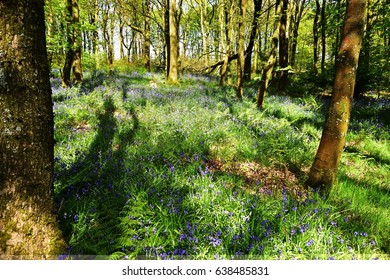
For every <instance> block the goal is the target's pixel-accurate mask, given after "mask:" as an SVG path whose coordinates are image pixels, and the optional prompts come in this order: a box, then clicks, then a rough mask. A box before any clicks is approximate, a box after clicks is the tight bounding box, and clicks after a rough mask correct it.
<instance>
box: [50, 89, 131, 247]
mask: <svg viewBox="0 0 390 280" xmlns="http://www.w3.org/2000/svg"><path fill="white" fill-rule="evenodd" d="M103 107H104V111H103V113H101V114H100V115H99V116H98V121H99V122H98V130H97V134H96V136H95V138H94V140H93V142H92V144H91V145H90V147H89V150H88V152H87V153H85V154H81V153H77V152H76V160H75V161H74V163H73V164H72V165H71V166H69V167H68V168H66V169H65V170H62V171H61V172H60V173H59V174H56V181H58V182H59V183H60V185H61V186H65V187H64V188H63V189H62V190H61V191H60V192H59V194H58V195H57V201H58V203H59V212H60V224H61V229H62V231H63V233H64V235H65V238H66V239H67V240H68V241H69V245H70V251H71V247H72V245H73V244H77V242H79V241H80V240H83V241H82V242H85V241H86V240H88V243H90V246H91V251H90V252H86V253H88V254H90V253H92V252H94V250H96V249H97V248H98V247H99V245H98V244H99V243H101V242H104V239H107V238H112V236H111V235H112V234H113V233H111V232H110V228H111V227H113V226H115V224H116V223H115V217H117V216H118V213H119V211H120V210H121V207H118V205H122V204H124V203H125V201H126V199H125V197H124V196H123V194H122V193H121V192H120V190H118V189H116V187H115V185H116V184H115V183H116V182H117V181H118V180H119V181H120V180H122V174H123V173H125V170H123V162H122V161H123V157H124V154H125V151H126V146H127V145H131V144H132V142H133V140H134V137H135V135H136V132H137V130H138V128H139V121H138V118H137V116H136V115H135V111H134V110H133V109H132V108H130V109H129V110H128V112H127V115H128V116H129V117H130V118H131V119H129V120H128V121H129V122H130V123H132V125H131V126H126V129H125V130H121V131H118V123H117V119H116V117H115V116H114V112H115V110H116V108H115V105H114V101H113V99H112V98H111V97H107V98H106V100H105V102H104V105H103ZM116 135H118V137H119V139H120V143H118V144H117V145H115V143H114V140H115V137H116ZM95 221H96V222H95ZM80 223H83V224H84V225H83V226H81V225H80ZM77 227H80V229H79V230H77V232H78V233H77V236H75V235H74V232H75V231H74V229H75V228H77ZM88 229H90V230H88ZM91 229H92V230H91ZM105 233H109V234H107V235H105ZM108 242H110V241H108ZM71 253H78V254H83V253H84V252H73V251H72V252H71ZM95 253H99V252H98V251H96V252H95Z"/></svg>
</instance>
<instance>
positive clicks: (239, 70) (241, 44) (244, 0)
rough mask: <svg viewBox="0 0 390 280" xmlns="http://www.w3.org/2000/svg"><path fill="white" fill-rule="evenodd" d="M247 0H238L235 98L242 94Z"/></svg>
mask: <svg viewBox="0 0 390 280" xmlns="http://www.w3.org/2000/svg"><path fill="white" fill-rule="evenodd" d="M246 3H247V0H240V18H239V23H238V60H237V98H238V99H242V97H243V96H244V86H243V82H244V78H243V74H244V63H245V26H244V19H245V11H246Z"/></svg>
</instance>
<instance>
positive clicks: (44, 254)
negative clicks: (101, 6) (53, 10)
mask: <svg viewBox="0 0 390 280" xmlns="http://www.w3.org/2000/svg"><path fill="white" fill-rule="evenodd" d="M43 5H44V2H43V1H28V0H20V1H0V14H1V17H0V38H1V40H0V115H1V117H2V120H1V122H0V162H1V164H0V259H1V258H8V259H11V258H16V259H45V258H53V257H56V255H57V254H60V253H63V252H64V247H65V242H64V241H63V239H62V236H61V232H60V230H59V227H58V221H57V216H56V212H55V207H54V194H53V152H54V151H53V147H54V140H53V111H52V100H51V87H50V81H49V65H48V59H47V52H46V40H45V22H44V10H43ZM65 248H66V247H65ZM65 250H66V249H65Z"/></svg>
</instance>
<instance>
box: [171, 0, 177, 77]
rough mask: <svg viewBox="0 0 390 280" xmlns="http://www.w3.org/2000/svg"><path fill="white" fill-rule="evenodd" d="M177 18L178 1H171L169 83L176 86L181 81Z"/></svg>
mask: <svg viewBox="0 0 390 280" xmlns="http://www.w3.org/2000/svg"><path fill="white" fill-rule="evenodd" d="M177 27H178V25H177V18H176V0H169V71H168V82H169V83H171V84H176V83H178V81H179V76H178V59H179V53H178V50H179V40H178V30H177Z"/></svg>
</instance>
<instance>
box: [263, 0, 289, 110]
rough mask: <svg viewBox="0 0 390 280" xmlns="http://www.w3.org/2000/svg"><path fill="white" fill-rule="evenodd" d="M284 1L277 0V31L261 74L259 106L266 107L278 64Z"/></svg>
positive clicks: (273, 36)
mask: <svg viewBox="0 0 390 280" xmlns="http://www.w3.org/2000/svg"><path fill="white" fill-rule="evenodd" d="M282 7H283V2H282V0H276V17H275V18H276V19H275V31H274V34H273V35H272V41H271V52H270V55H269V58H268V61H267V63H266V64H265V65H264V67H263V71H262V74H261V81H260V86H259V89H258V92H257V107H258V108H264V97H265V93H266V92H267V88H268V83H269V81H270V80H271V78H272V71H273V69H274V67H275V64H276V58H277V50H278V45H279V30H280V18H281V14H282Z"/></svg>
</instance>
